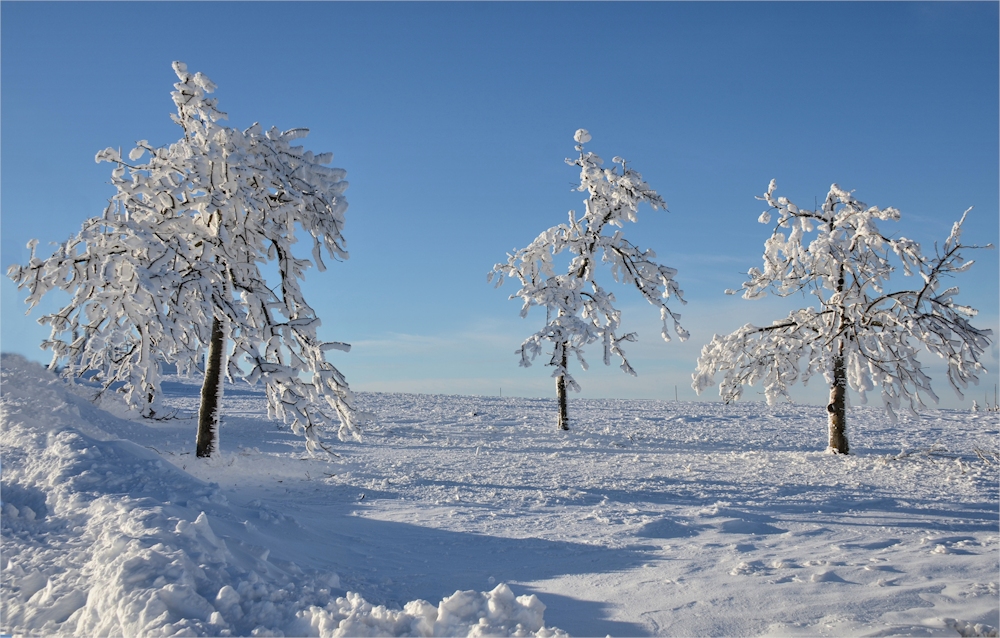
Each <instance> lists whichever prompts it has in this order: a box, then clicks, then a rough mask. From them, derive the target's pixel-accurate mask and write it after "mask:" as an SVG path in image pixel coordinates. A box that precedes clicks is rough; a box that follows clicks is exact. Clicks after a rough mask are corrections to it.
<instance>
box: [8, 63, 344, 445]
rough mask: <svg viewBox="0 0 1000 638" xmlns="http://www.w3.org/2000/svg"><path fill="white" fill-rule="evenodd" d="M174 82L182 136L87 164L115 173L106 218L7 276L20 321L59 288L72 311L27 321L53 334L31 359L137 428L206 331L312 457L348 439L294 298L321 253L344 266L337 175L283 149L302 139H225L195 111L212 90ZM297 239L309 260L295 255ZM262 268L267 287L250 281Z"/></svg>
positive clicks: (313, 321) (195, 354) (340, 176)
mask: <svg viewBox="0 0 1000 638" xmlns="http://www.w3.org/2000/svg"><path fill="white" fill-rule="evenodd" d="M174 71H175V73H176V74H177V77H178V80H179V81H178V82H177V83H176V84H175V85H174V91H173V93H172V97H173V101H174V104H175V105H176V107H177V114H176V115H173V116H172V118H173V120H174V122H176V123H177V124H178V125H179V126H180V127H181V128H182V129H183V130H184V136H183V137H182V138H181V139H180V140H178V141H177V142H176V143H174V144H171V145H169V146H166V147H154V146H152V145H150V144H149V143H148V142H146V141H140V142H138V143H137V145H136V147H135V148H134V149H133V150H132V151H131V152H129V153H128V157H127V158H122V157H121V156H120V154H119V153H118V152H117V151H115V150H114V149H111V148H109V149H106V150H104V151H102V152H100V153H98V154H97V157H96V159H97V161H98V162H110V163H112V164H114V165H115V167H114V169H113V171H112V184H113V185H114V186H115V188H116V189H117V194H116V195H115V196H114V198H113V199H112V200H111V202H110V204H109V206H108V207H107V209H106V210H105V212H104V215H103V216H101V217H95V218H91V219H88V220H87V221H86V222H84V224H83V228H82V229H81V231H80V232H79V233H78V234H76V235H75V236H73V237H71V238H70V239H68V240H67V241H66V242H64V243H63V244H61V245H60V246H59V247H58V248H57V250H56V251H55V253H54V254H53V255H52V256H51V257H49V258H47V259H40V258H38V257H36V256H35V253H34V247H35V243H37V242H33V243H31V244H29V246H30V248H31V250H32V254H31V260H30V262H29V263H28V265H27V266H19V265H15V266H11V268H10V269H9V271H8V276H9V277H10V278H11V279H13V280H14V281H15V282H16V283H17V284H18V286H19V287H20V288H27V290H28V293H29V294H28V299H27V303H28V304H29V309H30V307H34V306H35V305H36V304H37V303H38V301H39V299H40V298H41V297H42V296H43V295H44V294H45V293H47V292H49V291H50V290H53V289H56V288H58V289H62V290H65V291H67V292H69V293H70V294H71V296H72V299H71V301H70V302H69V303H68V304H67V305H66V306H65V307H63V308H62V309H61V310H60V311H58V312H56V313H54V314H51V315H46V316H44V317H42V318H41V319H40V320H39V321H40V322H41V323H43V324H49V325H50V326H51V328H52V334H51V337H50V338H49V339H48V340H47V341H45V342H44V343H43V348H47V349H50V350H51V351H52V353H53V363H54V364H64V365H65V366H66V372H67V374H71V375H72V374H82V373H85V372H91V373H95V374H96V375H97V376H96V378H97V379H98V380H100V381H101V382H102V383H103V384H104V385H105V388H107V387H109V386H111V385H112V384H114V383H117V382H124V386H123V388H122V390H123V392H124V395H125V398H126V399H127V400H128V402H129V403H130V404H132V405H133V406H136V407H138V408H140V409H142V411H143V413H144V414H145V415H147V416H150V415H152V414H154V413H155V412H156V411H157V409H158V401H159V395H160V387H159V386H160V380H159V374H160V364H161V363H175V364H177V365H178V367H179V369H181V370H187V371H191V370H193V369H194V368H195V367H196V365H197V362H198V361H199V360H200V359H201V357H203V356H204V353H205V349H206V348H207V347H208V345H209V343H210V340H211V335H212V330H213V324H214V323H216V322H217V323H218V324H219V326H220V328H222V329H223V331H224V335H225V337H226V343H228V344H231V347H227V348H226V350H225V352H224V355H223V371H224V373H225V374H227V376H228V377H229V378H230V379H236V378H243V379H246V380H247V381H249V382H250V383H255V382H256V381H258V380H261V381H263V383H264V384H265V388H266V391H267V397H268V402H269V412H270V413H271V415H272V416H274V417H278V418H282V419H287V420H290V421H291V422H292V427H293V429H294V430H295V431H296V432H299V433H301V434H303V435H304V436H305V437H306V439H307V441H308V445H309V447H310V449H312V448H314V447H315V446H317V445H319V444H320V443H319V438H318V433H317V430H318V429H319V428H320V427H322V426H325V425H328V424H331V423H333V422H334V421H337V422H339V432H340V435H341V437H342V438H343V437H345V436H356V434H357V426H356V423H355V420H356V419H355V410H354V409H353V407H352V396H351V392H350V389H349V388H348V385H347V381H346V380H345V378H344V377H343V375H342V374H341V373H340V372H339V371H338V370H337V369H336V368H335V367H334V366H333V365H332V364H330V363H329V362H327V361H326V359H325V356H324V353H325V352H326V351H327V350H330V349H340V350H347V349H349V346H347V345H346V344H341V343H324V342H322V341H320V340H319V339H318V338H317V335H316V329H317V328H318V327H319V325H320V320H319V318H318V317H317V316H316V313H315V311H314V310H313V309H312V307H310V306H309V304H308V303H307V302H306V300H305V299H304V298H303V296H302V291H301V289H300V286H299V281H300V280H301V279H303V278H304V276H305V270H306V268H308V267H310V266H311V265H312V264H313V263H315V264H316V266H317V267H318V268H319V269H320V270H325V264H324V263H323V259H322V253H323V252H324V251H325V252H326V253H327V254H328V255H330V256H331V257H333V258H334V259H346V258H347V257H348V254H347V251H346V249H345V245H344V238H343V235H342V234H341V233H342V230H343V226H344V213H345V211H346V210H347V200H346V199H345V198H344V190H345V189H346V188H347V182H346V181H345V179H344V178H345V172H344V170H343V169H339V168H332V167H328V166H325V164H328V163H329V162H330V161H331V160H332V154H329V153H326V154H321V155H314V154H313V153H312V152H310V151H306V150H304V149H303V148H302V147H301V146H296V145H294V143H295V142H296V140H299V139H301V138H303V137H305V136H306V134H307V133H308V131H306V130H305V129H292V130H290V131H284V132H282V131H279V130H278V129H275V128H272V129H270V130H265V129H263V128H262V127H261V126H260V125H259V124H254V125H253V126H251V127H250V128H248V129H246V130H244V131H240V130H238V129H235V128H230V127H226V126H222V125H221V124H220V121H222V120H224V119H226V114H225V113H223V112H221V111H219V110H218V108H217V105H216V101H215V100H214V99H212V98H209V97H208V95H209V94H210V93H212V91H213V90H214V89H215V85H214V84H212V82H211V81H210V80H209V79H208V78H207V77H205V76H204V75H202V74H201V73H196V74H191V73H189V72H188V71H187V68H186V67H185V65H184V64H182V63H180V62H175V63H174ZM143 159H145V161H144V162H143V161H141V160H143ZM296 226H298V227H299V228H300V229H301V230H302V231H304V232H305V233H306V234H307V235H308V237H309V239H311V244H312V251H311V256H312V260H309V259H300V258H297V257H296V256H295V255H294V254H293V253H292V246H293V244H295V243H296V242H297V241H298V239H297V237H296V231H297V228H296ZM270 261H274V262H276V266H277V272H278V277H279V281H278V283H277V285H271V284H269V283H268V282H267V280H266V278H265V276H264V274H263V273H262V272H261V266H262V265H263V264H265V263H267V262H270Z"/></svg>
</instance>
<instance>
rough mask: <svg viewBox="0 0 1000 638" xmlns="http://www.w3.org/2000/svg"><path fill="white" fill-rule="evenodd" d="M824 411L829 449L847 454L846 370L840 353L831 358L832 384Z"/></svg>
mask: <svg viewBox="0 0 1000 638" xmlns="http://www.w3.org/2000/svg"><path fill="white" fill-rule="evenodd" d="M826 411H827V412H828V417H829V422H830V449H831V450H832V451H833V452H836V453H837V454H847V453H848V446H847V372H846V370H845V368H844V357H843V355H842V354H838V355H837V357H836V358H834V360H833V385H832V386H831V387H830V404H829V405H827V406H826Z"/></svg>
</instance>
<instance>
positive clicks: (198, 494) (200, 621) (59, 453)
mask: <svg viewBox="0 0 1000 638" xmlns="http://www.w3.org/2000/svg"><path fill="white" fill-rule="evenodd" d="M3 364H4V365H3V401H2V403H0V415H2V419H3V470H4V473H3V494H2V497H3V506H2V520H3V525H2V531H3V546H4V552H3V563H2V569H3V573H4V578H3V581H2V589H0V591H2V599H3V628H2V631H3V632H5V633H7V632H10V633H31V634H38V635H57V634H74V635H87V636H93V635H132V636H139V635H141V636H153V635H160V636H169V635H222V636H226V635H251V634H253V635H324V636H338V635H350V636H360V635H427V636H430V635H458V634H463V635H464V634H468V635H529V634H531V635H540V636H552V635H558V634H559V632H558V630H549V629H546V628H544V620H543V612H544V609H545V606H544V605H542V604H541V602H540V601H539V600H538V598H537V597H535V596H533V595H529V596H518V597H515V596H514V594H513V592H512V591H511V590H510V588H509V587H507V586H506V585H503V584H501V585H498V586H496V587H495V588H493V589H492V591H489V592H484V593H479V592H472V591H466V592H455V593H454V594H453V595H452V596H448V597H446V598H444V599H443V600H442V601H441V603H440V605H437V606H435V605H431V604H430V603H427V602H426V601H423V600H415V601H412V602H409V603H407V604H406V606H405V607H404V609H402V610H396V611H394V610H388V609H386V608H385V607H384V606H373V605H372V604H370V603H368V602H367V601H366V600H364V599H363V598H362V597H361V596H359V595H357V594H354V593H349V592H345V591H344V590H342V589H341V588H340V580H339V577H338V576H337V574H336V573H334V572H329V571H317V570H314V569H308V571H303V570H302V569H301V568H299V567H298V566H297V565H296V564H294V563H291V562H288V561H282V560H280V559H279V560H269V554H270V550H269V549H267V548H265V547H261V546H257V545H253V544H252V543H249V542H247V541H248V540H250V539H251V538H252V537H251V535H248V534H246V533H244V534H242V535H241V534H239V533H234V534H231V535H226V536H224V537H223V538H220V537H219V536H218V535H216V533H215V531H214V530H213V527H212V525H213V523H214V524H216V525H220V522H221V523H222V528H223V529H228V528H227V527H226V525H225V522H226V519H232V518H233V515H232V511H231V510H232V509H233V508H232V507H231V506H230V504H229V502H228V499H227V497H226V496H225V494H223V493H222V491H220V490H219V488H218V486H214V485H211V484H208V483H205V482H203V481H201V480H199V479H197V478H195V477H193V476H191V475H190V474H188V473H185V472H183V471H180V470H178V469H177V468H176V467H174V466H173V465H172V464H170V463H168V462H164V461H163V460H162V459H161V458H160V457H159V456H158V454H157V453H155V452H153V451H150V450H148V449H146V448H143V447H140V446H138V445H136V444H134V443H132V442H128V441H123V440H116V439H110V440H99V439H96V438H94V437H92V436H89V435H87V434H83V433H82V432H81V431H79V430H78V429H76V428H75V427H74V426H76V425H79V424H80V423H81V422H83V423H85V429H88V430H90V431H91V433H94V432H95V430H96V429H98V428H99V427H100V426H101V425H105V426H109V425H111V426H116V427H115V428H109V429H121V428H126V429H127V428H129V427H139V428H142V427H144V426H141V425H138V426H136V425H134V424H130V423H127V422H121V421H119V420H118V419H116V418H115V417H113V416H111V415H110V414H107V413H102V411H100V410H97V409H95V408H93V407H91V406H90V405H89V404H88V403H87V402H86V400H85V399H83V398H81V397H80V396H78V395H76V394H74V393H73V392H72V391H71V389H70V388H68V387H66V386H64V385H63V383H62V382H61V381H58V380H55V379H54V378H52V377H49V376H48V375H47V373H46V372H45V371H44V370H42V369H41V368H40V367H38V366H37V365H35V364H29V363H27V362H25V361H24V360H23V359H20V358H14V357H10V356H5V357H4V359H3ZM116 421H117V423H116ZM104 438H107V436H105V437H104ZM140 438H141V437H140ZM264 511H265V510H261V512H262V513H263V512H264ZM244 514H245V512H240V515H241V516H242V515H244ZM261 518H263V519H264V520H267V519H268V518H270V517H269V516H267V515H265V516H264V517H261ZM281 518H283V517H282V516H281V515H280V514H277V513H276V514H275V519H281ZM210 521H211V522H210ZM239 527H242V528H243V531H244V532H246V531H252V530H253V529H254V526H253V525H252V524H251V523H249V521H246V522H244V524H243V525H241V526H239ZM237 529H238V528H237Z"/></svg>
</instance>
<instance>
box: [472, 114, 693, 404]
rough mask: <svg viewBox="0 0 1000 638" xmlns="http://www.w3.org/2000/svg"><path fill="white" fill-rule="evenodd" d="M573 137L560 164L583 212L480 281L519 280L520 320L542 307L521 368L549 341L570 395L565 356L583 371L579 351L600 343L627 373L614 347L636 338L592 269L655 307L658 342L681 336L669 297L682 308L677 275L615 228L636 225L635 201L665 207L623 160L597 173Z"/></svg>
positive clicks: (594, 160) (580, 138) (595, 162)
mask: <svg viewBox="0 0 1000 638" xmlns="http://www.w3.org/2000/svg"><path fill="white" fill-rule="evenodd" d="M574 139H575V140H576V142H577V146H576V150H577V151H578V153H579V156H578V157H577V158H575V159H567V160H566V162H567V164H570V165H572V166H578V167H579V168H580V185H579V187H577V190H579V191H580V192H586V193H587V199H586V200H584V204H585V208H584V212H583V214H582V215H581V216H579V217H577V215H576V213H575V212H574V211H570V212H569V218H568V221H567V223H565V224H560V225H558V226H554V227H552V228H549V229H548V230H546V231H544V232H542V233H541V234H540V235H539V236H538V237H537V238H535V240H534V241H533V242H532V243H531V244H529V245H528V246H527V247H525V248H522V249H520V250H518V251H516V252H514V253H510V254H508V255H507V261H506V262H502V263H498V264H496V266H494V268H493V270H492V271H491V272H490V273H489V276H488V280H489V281H493V279H494V277H495V278H496V286H497V287H499V286H501V285H502V284H503V282H504V279H505V277H506V278H510V279H517V280H518V281H519V282H520V284H521V288H520V289H519V290H518V291H517V292H515V293H514V294H513V295H511V297H510V298H511V299H520V300H521V303H522V306H521V316H522V317H525V316H527V314H528V312H529V310H530V309H531V308H532V307H535V306H538V307H542V308H545V309H546V323H545V326H544V327H543V328H542V329H541V330H539V331H538V332H536V333H535V334H533V335H531V336H530V337H528V338H527V339H526V340H525V341H524V342H523V343H522V344H521V348H520V349H519V350H518V354H519V355H520V357H521V365H522V366H529V365H531V362H532V361H533V360H534V359H535V358H536V357H537V356H538V355H539V354H541V352H542V350H543V347H544V343H545V342H550V343H552V344H553V352H552V358H551V359H550V360H549V365H551V366H553V367H554V370H553V373H552V375H553V376H554V377H556V378H557V379H558V378H563V379H565V382H566V383H567V384H568V385H569V386H570V388H571V389H574V390H578V389H579V385H578V384H577V383H576V381H575V380H574V379H573V377H572V375H571V374H570V372H569V370H568V369H567V363H566V362H567V360H568V355H569V354H572V355H574V356H575V357H576V359H577V360H578V361H579V363H580V365H581V366H582V367H583V368H584V369H586V368H587V362H586V360H585V358H584V356H583V351H584V348H585V347H586V346H588V345H590V344H593V343H600V344H601V345H602V348H603V360H604V363H605V364H606V365H607V364H610V362H611V360H612V358H613V357H617V358H618V359H620V361H621V368H622V370H623V371H625V372H627V373H629V374H632V375H634V374H635V370H634V369H633V368H632V366H631V364H629V362H628V359H627V358H626V356H625V351H624V350H623V348H622V344H623V343H624V342H629V341H635V339H636V337H635V334H634V333H627V334H620V332H619V329H620V325H621V311H619V310H618V309H616V308H615V307H614V302H615V297H614V295H613V294H612V293H611V292H609V291H607V290H605V289H604V288H603V287H602V286H601V285H600V284H599V283H597V281H596V275H597V269H598V266H599V265H600V264H607V265H608V266H609V267H610V269H611V274H612V277H613V278H614V280H615V281H616V282H618V283H622V284H626V285H630V286H633V287H635V288H636V290H638V291H639V293H640V294H641V295H642V296H643V297H644V298H645V299H646V300H647V301H648V302H649V303H651V304H653V305H654V306H656V307H658V308H659V309H660V316H661V320H662V321H663V330H662V333H661V334H662V336H663V338H664V339H665V340H667V341H669V340H670V325H671V324H672V325H673V330H674V332H676V333H677V335H678V336H679V337H680V338H681V340H684V339H686V338H687V337H688V333H687V332H686V331H685V330H684V329H683V327H681V325H680V315H679V314H677V313H676V312H674V311H673V310H672V309H671V308H670V307H669V305H668V301H669V300H670V299H671V298H676V299H677V300H678V301H680V303H684V300H683V293H682V291H681V289H680V288H679V287H678V285H677V282H676V281H675V279H674V277H675V276H676V274H677V271H676V270H675V269H673V268H669V267H667V266H663V265H660V264H658V263H657V262H656V261H655V259H656V254H655V253H654V252H653V251H652V250H642V249H640V248H639V247H638V246H636V245H634V244H632V243H631V242H629V241H628V240H627V239H626V238H625V237H624V235H623V233H622V231H621V230H620V229H621V228H622V227H623V225H624V223H625V222H634V221H637V211H638V208H639V205H640V204H641V203H647V204H649V205H650V206H651V207H652V208H653V209H660V208H666V203H665V202H664V201H663V199H662V198H661V197H660V195H659V194H657V193H656V191H654V190H653V189H651V188H650V187H649V185H648V184H647V183H646V182H645V181H643V179H642V175H640V174H639V173H638V172H637V171H635V170H634V169H632V168H631V167H629V166H628V164H627V163H626V162H625V160H623V159H621V158H620V157H616V158H614V163H615V166H613V167H612V168H603V167H602V165H603V161H602V160H601V158H600V157H598V156H597V155H595V154H594V153H591V152H585V151H584V148H583V145H584V144H585V143H586V142H588V141H589V140H590V135H589V134H588V133H587V132H586V131H585V130H583V129H581V130H579V131H577V133H576V136H575V137H574ZM564 252H565V253H566V254H567V255H568V256H569V257H570V261H569V265H568V268H567V270H566V273H565V274H556V272H555V266H554V257H555V256H557V255H560V254H562V253H564Z"/></svg>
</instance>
